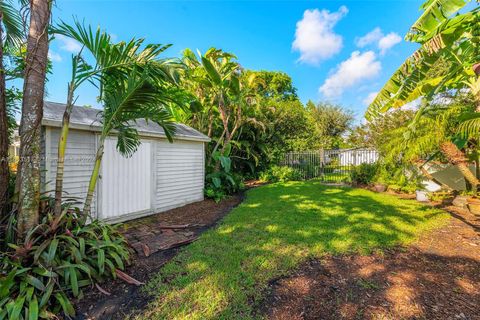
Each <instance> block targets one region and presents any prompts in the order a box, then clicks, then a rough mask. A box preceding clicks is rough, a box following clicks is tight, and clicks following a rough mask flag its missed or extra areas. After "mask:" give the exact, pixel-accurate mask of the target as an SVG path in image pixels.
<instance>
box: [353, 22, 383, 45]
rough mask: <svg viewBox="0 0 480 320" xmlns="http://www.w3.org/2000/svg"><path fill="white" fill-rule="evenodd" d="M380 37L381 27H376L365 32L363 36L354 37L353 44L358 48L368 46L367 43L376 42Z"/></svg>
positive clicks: (381, 34) (381, 33)
mask: <svg viewBox="0 0 480 320" xmlns="http://www.w3.org/2000/svg"><path fill="white" fill-rule="evenodd" d="M382 37H383V32H382V29H380V28H378V27H377V28H375V29H373V30H372V31H370V32H369V33H367V34H366V35H364V36H363V37H360V38H356V39H355V44H356V45H357V46H358V47H359V48H363V47H366V46H368V45H369V44H372V43H375V42H378V41H379V40H380V39H381V38H382Z"/></svg>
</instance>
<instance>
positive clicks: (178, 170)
mask: <svg viewBox="0 0 480 320" xmlns="http://www.w3.org/2000/svg"><path fill="white" fill-rule="evenodd" d="M44 132H45V135H44V138H45V141H44V144H43V147H44V150H46V152H45V153H46V157H45V162H44V168H45V178H44V179H45V181H46V182H47V185H46V190H47V191H52V192H53V190H54V188H55V174H56V165H57V147H58V140H59V138H60V129H59V128H53V127H45V130H44ZM142 141H144V142H148V143H149V144H150V147H149V150H150V151H149V152H150V154H151V160H152V165H151V170H149V169H150V168H148V169H147V168H144V169H147V171H148V172H147V174H144V175H143V179H144V180H146V179H148V180H149V182H150V183H151V186H152V187H151V195H150V199H151V200H150V202H151V203H150V206H149V209H147V210H144V209H145V208H142V210H141V211H136V212H127V211H128V210H126V209H127V207H129V206H130V204H129V201H130V200H128V199H122V200H121V201H120V200H118V202H116V204H118V205H120V204H122V203H125V206H122V208H116V209H118V210H116V209H115V210H114V211H115V212H113V211H112V210H109V211H111V212H105V213H106V214H105V215H104V214H102V211H104V210H102V209H103V208H102V207H103V202H105V201H97V193H96V194H95V197H94V203H93V206H92V211H93V212H92V213H94V214H97V213H98V214H97V216H98V217H100V218H103V219H107V220H108V221H109V222H118V221H126V220H129V219H133V218H136V217H139V216H143V215H148V214H152V213H156V212H161V211H166V210H169V209H172V208H176V207H180V206H183V205H185V204H188V203H192V202H196V201H201V200H203V199H204V197H203V189H204V176H205V170H204V167H205V165H204V164H205V160H204V159H205V155H204V143H203V142H201V141H187V140H175V142H174V143H169V142H168V141H167V140H166V139H161V138H158V139H151V138H150V139H147V140H142ZM96 148H97V136H96V134H95V133H94V132H91V131H84V130H70V133H69V136H68V141H67V154H66V159H65V175H64V192H65V196H64V197H74V198H78V200H79V201H82V202H83V200H84V199H85V196H86V192H87V189H88V183H89V180H90V175H91V173H92V170H93V165H94V160H95V153H96ZM110 149H112V148H110ZM105 151H106V153H107V152H110V153H112V152H116V151H114V150H113V149H112V150H105ZM137 156H139V155H137ZM145 156H146V155H145V154H142V157H145ZM133 158H135V157H133ZM109 159H110V160H109ZM115 159H117V155H110V156H107V155H104V161H107V162H108V161H116V162H120V161H117V160H118V159H117V160H115ZM130 160H132V159H130ZM121 162H122V163H123V161H121ZM105 164H106V163H103V165H102V170H101V173H100V178H99V180H98V183H97V189H98V195H99V197H100V198H98V199H102V200H104V199H103V198H104V197H105V196H106V194H105V190H103V188H105V187H106V186H107V185H108V186H109V188H110V189H111V188H112V187H115V186H119V187H121V186H122V185H123V186H125V185H127V184H129V183H130V182H131V181H132V179H131V178H129V177H128V174H130V173H129V170H121V169H122V166H120V164H121V163H118V167H119V170H120V171H118V170H117V171H118V172H117V171H116V172H115V174H114V175H112V174H110V176H112V177H113V176H115V175H117V176H118V177H117V179H115V183H106V182H105V181H102V174H103V173H104V172H103V171H104V170H105V168H106V167H105ZM111 167H117V166H111ZM109 168H110V167H109ZM110 169H111V168H110ZM124 171H125V172H124ZM126 171H128V172H126ZM130 171H131V170H130ZM123 173H125V175H124V176H121V175H122V174H123ZM105 174H106V175H108V173H107V172H105ZM129 181H130V182H129ZM142 190H143V189H142ZM120 191H121V190H120ZM145 191H146V190H143V191H142V192H145ZM120 193H121V192H118V193H116V192H115V190H109V194H110V195H113V196H115V194H120ZM67 194H68V195H67ZM130 194H131V193H129V195H130ZM132 196H134V195H132ZM110 198H111V197H110ZM110 198H109V199H110ZM127 198H128V197H127ZM110 200H112V201H115V199H114V198H111V199H110ZM109 202H111V201H109ZM97 204H98V206H97ZM116 211H118V213H117V212H116Z"/></svg>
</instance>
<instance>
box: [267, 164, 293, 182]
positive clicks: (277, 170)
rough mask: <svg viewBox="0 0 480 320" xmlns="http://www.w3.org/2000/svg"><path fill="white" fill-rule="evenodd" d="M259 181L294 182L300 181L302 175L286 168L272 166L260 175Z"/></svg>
mask: <svg viewBox="0 0 480 320" xmlns="http://www.w3.org/2000/svg"><path fill="white" fill-rule="evenodd" d="M260 180H261V181H264V182H286V181H296V180H302V174H301V172H299V171H298V170H296V169H294V168H290V167H287V166H272V167H270V169H268V170H266V171H264V172H262V173H261V174H260Z"/></svg>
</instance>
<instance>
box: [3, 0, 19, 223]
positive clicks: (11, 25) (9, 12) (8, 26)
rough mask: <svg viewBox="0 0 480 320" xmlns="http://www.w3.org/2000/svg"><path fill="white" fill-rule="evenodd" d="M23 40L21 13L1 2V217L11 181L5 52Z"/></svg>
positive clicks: (10, 5) (7, 2)
mask: <svg viewBox="0 0 480 320" xmlns="http://www.w3.org/2000/svg"><path fill="white" fill-rule="evenodd" d="M22 39H23V24H22V19H21V17H20V14H19V12H18V11H17V10H16V9H15V8H14V6H13V5H12V4H11V3H10V2H9V1H1V2H0V217H1V216H2V214H3V213H5V212H4V211H5V210H6V203H7V200H8V199H7V196H8V195H7V191H8V181H9V168H8V162H9V161H8V160H9V159H8V147H9V141H8V136H9V121H8V120H9V119H8V114H9V112H8V106H7V88H6V68H5V63H4V61H3V60H4V52H5V51H9V50H14V47H16V46H18V45H19V44H20V42H21V41H22Z"/></svg>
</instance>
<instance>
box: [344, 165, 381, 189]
mask: <svg viewBox="0 0 480 320" xmlns="http://www.w3.org/2000/svg"><path fill="white" fill-rule="evenodd" d="M377 171H378V165H377V164H375V163H362V164H360V165H358V166H355V167H354V168H353V170H352V171H351V173H350V179H351V181H352V183H353V184H355V185H369V184H371V183H372V182H373V181H374V178H375V175H376V174H377Z"/></svg>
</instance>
